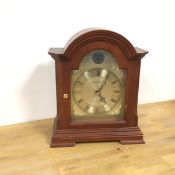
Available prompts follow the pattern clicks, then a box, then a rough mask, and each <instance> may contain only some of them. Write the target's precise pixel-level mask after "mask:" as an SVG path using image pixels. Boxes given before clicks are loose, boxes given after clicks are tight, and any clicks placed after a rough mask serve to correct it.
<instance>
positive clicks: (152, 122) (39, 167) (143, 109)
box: [0, 101, 175, 175]
mask: <svg viewBox="0 0 175 175" xmlns="http://www.w3.org/2000/svg"><path fill="white" fill-rule="evenodd" d="M138 112H139V126H140V127H141V128H142V131H143V133H144V138H145V141H146V144H143V145H121V144H119V143H117V142H106V143H105V142H102V143H81V144H77V145H76V146H75V147H68V148H49V142H50V137H51V128H52V123H53V119H49V120H42V121H35V122H29V123H23V124H17V125H10V126H3V127H0V175H175V101H167V102H162V103H154V104H146V105H140V106H139V110H138Z"/></svg>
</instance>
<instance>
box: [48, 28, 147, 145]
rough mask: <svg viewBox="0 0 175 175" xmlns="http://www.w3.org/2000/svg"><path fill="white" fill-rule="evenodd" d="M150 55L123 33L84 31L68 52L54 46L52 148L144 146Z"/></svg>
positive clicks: (75, 38) (52, 54)
mask: <svg viewBox="0 0 175 175" xmlns="http://www.w3.org/2000/svg"><path fill="white" fill-rule="evenodd" d="M147 53H148V52H147V51H145V50H142V49H139V48H135V47H133V45H132V44H131V43H130V42H129V41H128V40H127V39H126V38H124V37H123V36H121V35H120V34H118V33H115V32H112V31H108V30H101V29H89V30H84V31H82V32H79V33H78V34H76V35H75V36H74V37H73V38H72V39H71V40H70V41H69V42H68V44H67V45H66V46H65V48H51V49H50V50H49V54H50V55H51V56H52V57H53V59H54V60H55V71H56V92H57V93H56V94H57V116H56V118H55V121H54V127H53V135H52V139H51V147H62V146H73V145H75V144H76V143H78V142H92V141H119V142H120V143H122V144H136V143H144V140H143V134H142V132H141V130H140V128H139V127H138V116H137V98H138V87H139V73H140V64H141V58H143V57H144V56H145V55H146V54H147Z"/></svg>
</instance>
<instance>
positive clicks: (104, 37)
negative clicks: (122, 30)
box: [49, 29, 148, 61]
mask: <svg viewBox="0 0 175 175" xmlns="http://www.w3.org/2000/svg"><path fill="white" fill-rule="evenodd" d="M97 41H102V42H106V43H110V44H113V45H115V46H116V47H118V48H119V49H120V50H121V51H122V52H123V54H124V55H125V57H126V58H127V59H128V60H132V61H136V60H140V59H141V58H143V57H144V56H145V55H146V54H147V53H148V52H147V51H145V50H143V49H140V48H137V47H134V46H133V45H132V44H131V43H130V42H129V41H128V40H127V39H126V38H125V37H123V36H122V35H120V34H118V33H115V32H112V31H109V30H102V29H86V30H83V31H80V32H78V33H77V34H76V35H74V36H73V37H72V38H71V39H70V40H69V41H68V43H67V44H66V46H65V47H64V48H50V49H49V54H50V55H51V56H52V57H53V58H54V59H55V60H56V59H59V60H61V61H70V60H71V58H72V57H73V55H74V54H75V53H77V52H79V50H80V49H81V48H83V47H84V46H85V45H87V44H89V43H91V44H92V43H94V42H97Z"/></svg>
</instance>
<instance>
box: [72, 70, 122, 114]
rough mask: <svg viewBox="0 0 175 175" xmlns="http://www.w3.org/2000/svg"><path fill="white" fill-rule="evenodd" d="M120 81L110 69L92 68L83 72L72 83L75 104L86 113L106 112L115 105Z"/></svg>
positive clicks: (118, 98) (118, 96) (119, 91)
mask: <svg viewBox="0 0 175 175" xmlns="http://www.w3.org/2000/svg"><path fill="white" fill-rule="evenodd" d="M121 91H122V89H121V83H120V80H119V79H118V78H117V76H116V75H115V74H114V73H112V72H111V71H109V70H107V69H103V68H94V69H90V70H87V71H85V72H83V73H82V74H81V75H80V76H79V77H78V79H77V80H76V81H75V83H74V84H73V92H72V94H73V99H74V101H75V103H76V105H77V106H78V107H79V108H80V109H81V110H82V111H83V112H85V113H88V114H105V113H106V114H107V113H108V112H109V111H111V110H112V109H113V108H114V107H116V106H117V104H118V101H119V100H120V97H121Z"/></svg>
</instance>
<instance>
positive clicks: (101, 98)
mask: <svg viewBox="0 0 175 175" xmlns="http://www.w3.org/2000/svg"><path fill="white" fill-rule="evenodd" d="M95 93H96V94H97V95H98V97H100V101H101V102H103V103H106V99H105V97H102V96H101V93H100V91H99V90H97V91H95Z"/></svg>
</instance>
